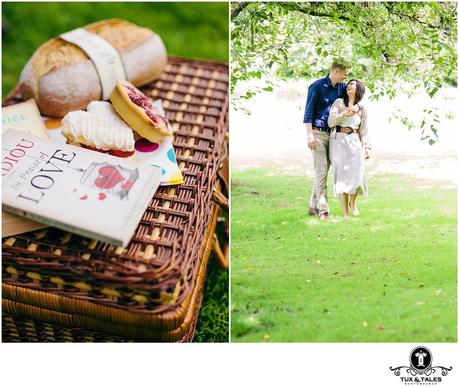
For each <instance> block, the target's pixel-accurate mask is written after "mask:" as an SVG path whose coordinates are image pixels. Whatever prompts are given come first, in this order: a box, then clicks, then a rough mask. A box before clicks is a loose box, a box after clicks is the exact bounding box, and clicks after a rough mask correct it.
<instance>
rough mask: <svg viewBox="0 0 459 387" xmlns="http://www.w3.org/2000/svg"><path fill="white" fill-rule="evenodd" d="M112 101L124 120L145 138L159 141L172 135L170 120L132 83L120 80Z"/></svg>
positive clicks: (112, 95) (111, 97) (111, 98)
mask: <svg viewBox="0 0 459 387" xmlns="http://www.w3.org/2000/svg"><path fill="white" fill-rule="evenodd" d="M110 101H111V102H112V105H113V108H114V109H115V110H116V112H117V113H118V114H119V115H120V116H121V117H122V118H123V120H124V121H126V122H127V123H128V125H129V126H130V127H131V128H132V129H133V130H134V131H136V132H137V133H138V134H139V135H140V136H142V137H143V138H146V139H147V140H149V141H151V142H156V143H157V142H161V141H162V140H163V139H164V138H165V137H167V136H171V135H172V128H171V125H170V123H169V120H168V119H167V118H166V117H164V116H163V115H162V114H160V112H158V110H157V109H156V108H155V107H154V106H153V105H152V103H151V102H150V100H149V99H148V97H147V96H146V95H145V94H143V93H142V92H141V91H140V90H139V89H137V88H136V87H135V86H134V85H133V84H132V83H130V82H127V81H118V82H117V83H116V87H115V88H114V90H113V92H112V94H111V95H110Z"/></svg>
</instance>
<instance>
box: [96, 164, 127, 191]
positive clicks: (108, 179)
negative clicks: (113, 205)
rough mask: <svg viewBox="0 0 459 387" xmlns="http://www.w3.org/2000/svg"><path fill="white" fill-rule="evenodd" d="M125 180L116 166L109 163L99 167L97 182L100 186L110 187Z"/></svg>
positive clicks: (103, 187)
mask: <svg viewBox="0 0 459 387" xmlns="http://www.w3.org/2000/svg"><path fill="white" fill-rule="evenodd" d="M123 180H124V177H123V175H121V173H119V172H118V170H117V169H116V168H115V167H112V166H110V165H107V166H104V167H102V168H100V169H99V177H98V178H97V179H96V181H95V184H96V186H97V187H98V188H102V189H110V188H113V187H114V186H115V185H117V184H118V183H120V182H122V181H123Z"/></svg>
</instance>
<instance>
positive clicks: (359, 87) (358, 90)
mask: <svg viewBox="0 0 459 387" xmlns="http://www.w3.org/2000/svg"><path fill="white" fill-rule="evenodd" d="M352 81H354V82H355V100H354V104H358V103H359V102H360V101H361V100H362V98H363V96H364V95H365V84H364V83H363V82H362V81H359V80H357V79H351V80H350V81H349V82H348V84H349V83H351V82H352ZM343 101H344V105H345V106H348V105H349V96H348V95H347V91H346V92H345V93H344V96H343Z"/></svg>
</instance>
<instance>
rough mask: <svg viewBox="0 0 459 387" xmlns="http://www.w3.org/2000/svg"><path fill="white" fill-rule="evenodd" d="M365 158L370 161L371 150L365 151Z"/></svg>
mask: <svg viewBox="0 0 459 387" xmlns="http://www.w3.org/2000/svg"><path fill="white" fill-rule="evenodd" d="M363 158H364V159H365V160H368V159H369V158H370V150H369V149H365V150H364V151H363Z"/></svg>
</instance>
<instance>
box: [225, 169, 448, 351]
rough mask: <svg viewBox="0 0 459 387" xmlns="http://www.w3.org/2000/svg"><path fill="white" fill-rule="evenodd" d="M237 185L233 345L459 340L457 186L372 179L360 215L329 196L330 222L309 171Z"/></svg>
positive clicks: (237, 180) (239, 177)
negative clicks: (315, 201)
mask: <svg viewBox="0 0 459 387" xmlns="http://www.w3.org/2000/svg"><path fill="white" fill-rule="evenodd" d="M232 183H233V184H232V224H231V241H232V242H231V243H232V269H231V270H232V285H231V286H232V298H231V300H232V302H231V305H232V306H231V308H232V310H231V321H232V326H231V334H232V341H243V342H253V341H271V342H279V341H282V342H283V341H299V342H303V341H304V342H437V341H438V342H455V341H456V340H457V337H456V332H457V330H456V323H457V320H456V319H457V315H456V310H457V309H456V308H457V303H456V294H457V293H456V273H457V270H456V261H457V259H456V191H455V189H452V188H451V187H449V188H448V187H436V186H435V183H432V182H426V181H420V180H409V179H407V178H405V177H400V176H397V175H379V176H376V177H370V178H369V182H368V184H369V188H370V196H368V197H367V198H359V199H360V200H358V204H359V208H360V211H361V216H360V218H351V219H349V220H344V219H343V218H342V217H341V215H340V213H341V212H340V210H339V206H338V202H337V200H336V199H334V198H330V203H331V213H332V214H333V216H332V220H331V221H330V222H328V223H323V222H320V221H318V219H317V218H311V217H309V216H307V215H306V210H307V206H308V203H309V193H310V186H311V182H310V181H308V180H307V179H306V178H303V177H297V176H295V177H292V176H272V175H270V174H268V173H267V172H266V171H264V170H251V171H246V172H238V173H234V172H233V177H232ZM329 187H331V184H330V185H329ZM329 189H330V188H329Z"/></svg>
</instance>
